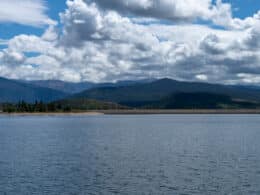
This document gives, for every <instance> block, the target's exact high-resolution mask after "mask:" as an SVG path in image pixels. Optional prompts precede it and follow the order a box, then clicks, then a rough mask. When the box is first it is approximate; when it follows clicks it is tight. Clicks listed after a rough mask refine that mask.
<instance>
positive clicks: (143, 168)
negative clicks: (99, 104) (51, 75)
mask: <svg viewBox="0 0 260 195" xmlns="http://www.w3.org/2000/svg"><path fill="white" fill-rule="evenodd" d="M0 194H1V195H34V194H37V195H41V194H46V195H85V194H86V195H88V194H104V195H107V194H108V195H109V194H129V195H135V194H137V195H138V194H144V195H145V194H152V195H153V194H154V195H160V194H169V195H174V194H235V195H239V194H241V195H244V194H260V115H133V116H130V115H128V116H109V115H105V116H72V117H71V116H70V117H69V116H57V117H53V116H50V117H46V116H40V117H37V116H32V117H19V116H16V117H8V116H0Z"/></svg>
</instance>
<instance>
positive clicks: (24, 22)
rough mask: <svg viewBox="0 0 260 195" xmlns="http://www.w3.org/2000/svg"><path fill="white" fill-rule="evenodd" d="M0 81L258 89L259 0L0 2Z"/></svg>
mask: <svg viewBox="0 0 260 195" xmlns="http://www.w3.org/2000/svg"><path fill="white" fill-rule="evenodd" d="M0 77H7V78H13V79H27V80H39V79H59V80H65V81H73V82H79V81H95V82H104V81H116V80H134V79H143V78H163V77H169V78H173V79H177V80H184V81H201V82H212V83H226V84H252V85H260V1H259V0H225V1H224V0H222V1H221V0H212V1H211V0H67V1H66V0H55V1H53V0H45V1H44V0H23V1H21V0H1V1H0Z"/></svg>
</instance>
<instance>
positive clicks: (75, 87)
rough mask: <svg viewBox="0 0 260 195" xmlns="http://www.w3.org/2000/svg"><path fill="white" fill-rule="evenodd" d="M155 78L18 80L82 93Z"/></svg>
mask: <svg viewBox="0 0 260 195" xmlns="http://www.w3.org/2000/svg"><path fill="white" fill-rule="evenodd" d="M154 80H155V79H143V80H136V81H132V80H125V81H124V80H123V81H117V82H115V83H108V82H107V83H94V82H78V83H73V82H66V81H60V80H35V81H33V80H32V81H26V80H18V82H23V83H27V84H32V85H35V86H37V87H44V88H50V89H54V90H58V91H62V92H64V93H68V94H74V93H80V92H82V91H84V90H88V89H93V88H100V87H120V86H130V85H135V84H139V83H149V82H152V81H154Z"/></svg>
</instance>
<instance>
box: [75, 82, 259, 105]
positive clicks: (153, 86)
mask: <svg viewBox="0 0 260 195" xmlns="http://www.w3.org/2000/svg"><path fill="white" fill-rule="evenodd" d="M180 92H185V93H193V92H205V93H214V94H223V95H226V96H230V97H231V98H232V99H243V100H248V101H260V90H256V89H248V88H240V87H234V86H226V85H217V84H207V83H195V82H180V81H175V80H171V79H161V80H157V81H154V82H152V83H144V84H136V85H131V86H123V87H103V88H97V89H90V90H86V91H84V92H82V93H79V94H75V95H74V97H85V98H90V99H97V100H103V101H112V102H117V103H120V104H124V105H128V106H137V107H138V106H143V105H146V104H149V103H150V102H154V101H159V100H161V99H163V98H165V97H166V96H169V95H171V94H174V93H180Z"/></svg>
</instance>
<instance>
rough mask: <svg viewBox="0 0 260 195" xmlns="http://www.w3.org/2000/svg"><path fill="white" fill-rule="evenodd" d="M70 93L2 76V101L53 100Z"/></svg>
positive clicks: (0, 88) (0, 95) (0, 86)
mask: <svg viewBox="0 0 260 195" xmlns="http://www.w3.org/2000/svg"><path fill="white" fill-rule="evenodd" d="M67 95H68V94H67V93H64V92H61V91H58V90H53V89H49V88H43V87H37V86H34V85H31V84H27V83H22V82H18V81H14V80H10V79H5V78H1V77H0V102H2V103H3V102H11V103H13V102H18V101H22V100H23V101H26V102H34V101H43V102H51V101H54V100H57V99H61V98H65V97H66V96H67Z"/></svg>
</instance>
